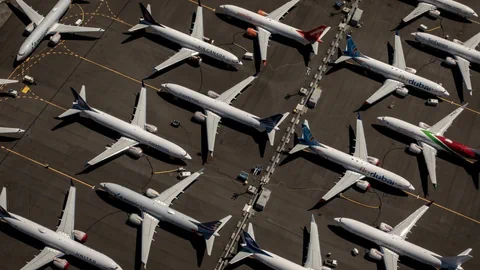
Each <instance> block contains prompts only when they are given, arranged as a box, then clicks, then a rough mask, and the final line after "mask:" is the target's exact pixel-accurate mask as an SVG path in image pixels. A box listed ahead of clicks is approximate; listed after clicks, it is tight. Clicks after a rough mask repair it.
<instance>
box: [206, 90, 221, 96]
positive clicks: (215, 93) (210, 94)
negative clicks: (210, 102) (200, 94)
mask: <svg viewBox="0 0 480 270" xmlns="http://www.w3.org/2000/svg"><path fill="white" fill-rule="evenodd" d="M207 96H209V97H211V98H217V97H219V96H220V95H219V94H218V93H217V92H214V91H212V90H209V91H208V92H207Z"/></svg>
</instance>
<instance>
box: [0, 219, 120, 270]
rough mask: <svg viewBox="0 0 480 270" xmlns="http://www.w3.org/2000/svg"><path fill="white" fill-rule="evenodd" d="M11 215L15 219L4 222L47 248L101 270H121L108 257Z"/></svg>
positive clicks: (64, 236) (66, 237)
mask: <svg viewBox="0 0 480 270" xmlns="http://www.w3.org/2000/svg"><path fill="white" fill-rule="evenodd" d="M11 215H12V216H13V217H14V218H10V217H3V220H4V221H5V222H7V223H8V224H9V225H10V226H12V227H13V228H15V229H17V230H19V231H21V232H23V233H25V234H26V235H29V236H31V237H32V238H35V239H37V240H39V241H41V242H42V243H44V244H45V245H46V246H48V247H52V248H54V249H57V250H59V251H61V252H63V253H65V254H66V255H70V256H73V257H75V258H78V259H80V260H82V261H85V262H87V263H89V264H92V265H95V266H96V267H98V268H100V269H111V270H113V269H116V270H121V268H120V267H119V266H118V265H117V264H116V263H115V261H113V260H112V259H111V258H109V257H108V256H106V255H104V254H102V253H100V252H98V251H96V250H93V249H91V248H89V247H87V246H85V245H82V244H81V243H79V242H76V241H75V240H72V239H70V238H69V237H68V236H67V235H61V234H59V233H57V232H54V231H52V230H50V229H48V228H45V227H43V226H41V225H39V224H37V223H35V222H33V221H30V220H28V219H26V218H23V217H21V216H18V215H15V214H11ZM15 218H16V219H15ZM48 247H46V248H48Z"/></svg>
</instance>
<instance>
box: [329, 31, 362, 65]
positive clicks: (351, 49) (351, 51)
mask: <svg viewBox="0 0 480 270" xmlns="http://www.w3.org/2000/svg"><path fill="white" fill-rule="evenodd" d="M360 56H362V54H361V53H360V51H359V50H358V49H357V45H356V44H355V42H354V41H353V38H352V36H350V35H347V48H346V50H345V51H343V55H342V56H340V57H339V58H338V59H337V60H336V61H335V62H334V64H338V63H341V62H345V61H347V60H350V59H352V58H355V57H360Z"/></svg>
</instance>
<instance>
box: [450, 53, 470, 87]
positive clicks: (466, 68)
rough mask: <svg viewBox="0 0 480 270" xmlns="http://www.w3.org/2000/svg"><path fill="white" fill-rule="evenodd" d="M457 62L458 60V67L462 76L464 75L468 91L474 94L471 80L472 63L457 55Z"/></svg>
mask: <svg viewBox="0 0 480 270" xmlns="http://www.w3.org/2000/svg"><path fill="white" fill-rule="evenodd" d="M454 57H455V60H457V66H458V68H459V69H460V74H462V79H463V82H464V83H465V86H466V87H467V90H468V91H470V94H472V80H471V78H470V62H469V61H468V60H467V59H465V58H462V57H460V56H457V55H455V56H454Z"/></svg>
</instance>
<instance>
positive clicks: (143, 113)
mask: <svg viewBox="0 0 480 270" xmlns="http://www.w3.org/2000/svg"><path fill="white" fill-rule="evenodd" d="M130 123H131V124H132V125H136V126H139V127H141V128H143V129H145V124H146V123H147V89H145V87H144V86H143V85H142V89H141V90H140V95H139V96H138V103H137V107H136V108H135V114H134V116H133V119H132V122H130Z"/></svg>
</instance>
